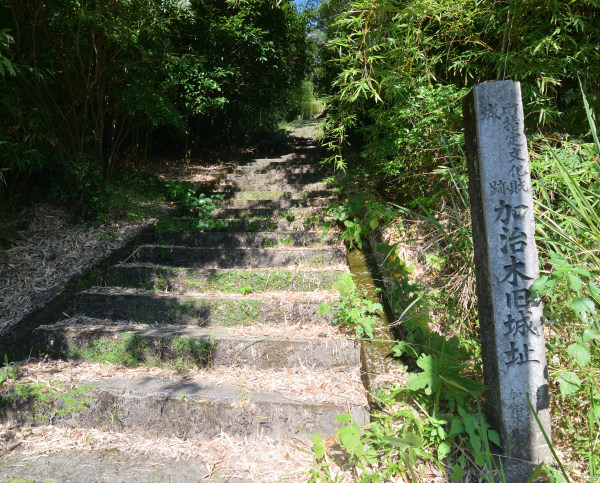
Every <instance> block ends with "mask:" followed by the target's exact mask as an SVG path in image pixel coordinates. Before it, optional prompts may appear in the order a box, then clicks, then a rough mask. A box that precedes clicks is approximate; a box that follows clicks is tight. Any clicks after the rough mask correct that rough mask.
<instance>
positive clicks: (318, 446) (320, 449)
mask: <svg viewBox="0 0 600 483" xmlns="http://www.w3.org/2000/svg"><path fill="white" fill-rule="evenodd" d="M313 451H314V452H315V458H316V459H318V460H320V459H322V458H323V456H325V445H324V444H323V443H315V447H314V448H313Z"/></svg>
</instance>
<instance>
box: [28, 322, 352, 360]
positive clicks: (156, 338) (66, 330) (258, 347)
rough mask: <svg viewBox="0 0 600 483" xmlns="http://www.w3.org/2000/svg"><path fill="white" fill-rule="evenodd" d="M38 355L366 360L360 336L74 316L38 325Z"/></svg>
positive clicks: (35, 341)
mask: <svg viewBox="0 0 600 483" xmlns="http://www.w3.org/2000/svg"><path fill="white" fill-rule="evenodd" d="M31 343H32V346H33V347H35V348H36V354H35V355H38V356H45V355H51V356H53V357H61V358H67V359H74V360H86V361H88V362H94V363H103V362H104V361H106V360H110V361H111V363H112V364H113V365H114V364H121V365H125V366H133V367H137V366H138V365H143V366H161V367H170V368H174V369H178V370H188V369H197V368H198V367H251V368H255V369H266V368H270V369H283V368H292V367H311V368H313V369H318V370H322V369H331V368H338V369H340V370H344V369H352V370H354V369H355V368H356V367H358V366H359V365H360V344H359V342H358V341H352V340H345V339H342V338H328V339H300V338H296V339H290V338H281V337H241V336H231V335H228V334H227V333H226V332H224V331H222V330H221V331H220V330H219V329H215V328H202V327H178V326H162V327H138V326H135V327H133V328H132V326H131V325H130V324H115V323H112V322H110V321H109V323H108V324H107V323H106V321H103V320H99V319H98V320H90V319H84V318H71V319H68V320H65V321H62V322H59V323H57V324H52V325H44V326H41V327H38V328H37V329H36V330H35V331H34V333H33V336H32V341H31Z"/></svg>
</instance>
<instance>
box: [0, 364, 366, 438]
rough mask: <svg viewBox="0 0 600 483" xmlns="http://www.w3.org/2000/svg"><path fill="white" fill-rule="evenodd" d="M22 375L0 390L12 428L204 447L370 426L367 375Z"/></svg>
mask: <svg viewBox="0 0 600 483" xmlns="http://www.w3.org/2000/svg"><path fill="white" fill-rule="evenodd" d="M57 370H58V371H60V373H57V372H56V371H57ZM20 372H21V374H24V375H25V378H24V379H23V380H22V382H20V383H19V390H18V391H15V386H14V383H12V382H11V383H8V384H6V383H5V384H3V385H2V387H1V388H0V395H2V396H3V397H5V398H8V399H9V400H10V404H8V405H6V406H5V408H4V411H3V412H2V414H1V415H0V418H1V419H2V422H3V423H7V422H10V423H13V424H19V425H24V424H29V425H33V426H35V425H39V424H49V423H50V424H53V425H55V426H61V427H71V428H97V429H105V430H111V431H118V432H135V433H138V434H142V435H147V436H152V437H176V438H184V439H199V440H203V439H209V438H214V437H216V436H218V435H219V434H221V433H225V434H227V435H230V436H234V437H244V438H248V439H255V438H261V437H265V436H267V437H272V438H285V437H290V436H300V435H302V434H303V433H304V434H306V433H308V434H312V433H313V432H319V433H321V434H322V435H323V436H324V437H325V438H328V437H330V436H332V435H333V433H334V432H335V430H336V429H338V428H339V427H340V426H341V425H342V424H341V423H339V422H337V421H336V420H335V417H336V416H337V415H338V414H340V413H348V412H349V413H350V414H351V415H352V416H353V418H354V420H355V421H356V422H357V424H359V425H360V426H363V425H364V424H366V423H367V422H368V420H369V413H368V409H367V404H366V397H365V394H364V390H361V386H362V384H361V381H360V375H359V371H358V369H357V370H356V371H354V372H350V373H348V372H345V371H334V370H328V371H315V370H313V369H308V368H303V369H302V368H298V369H294V370H290V369H285V370H283V371H279V370H273V369H271V370H269V369H266V370H261V371H254V370H251V369H246V368H224V369H222V370H220V369H217V368H213V369H207V370H200V371H188V372H183V373H180V372H177V371H167V370H161V369H158V368H156V369H154V368H139V369H133V368H117V367H110V366H103V365H98V364H87V363H78V364H77V365H73V364H71V365H69V364H68V363H66V364H65V363H64V362H62V363H61V362H60V361H59V362H57V363H56V364H54V365H53V364H52V363H50V362H47V363H45V364H44V365H43V366H42V367H39V365H38V364H37V363H34V364H30V365H25V367H23V366H22V367H21V368H20Z"/></svg>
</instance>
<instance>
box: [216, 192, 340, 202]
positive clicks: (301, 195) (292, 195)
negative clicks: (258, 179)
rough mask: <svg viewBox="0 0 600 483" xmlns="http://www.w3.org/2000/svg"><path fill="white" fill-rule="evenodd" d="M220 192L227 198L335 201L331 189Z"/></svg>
mask: <svg viewBox="0 0 600 483" xmlns="http://www.w3.org/2000/svg"><path fill="white" fill-rule="evenodd" d="M213 193H214V192H213ZM219 193H221V194H223V195H224V196H225V198H224V199H225V200H249V201H253V200H257V201H258V200H261V201H262V200H265V201H269V200H303V201H304V204H307V203H308V204H311V203H312V202H313V201H315V200H317V199H326V200H327V202H328V203H329V204H331V203H333V201H334V198H332V192H331V190H318V191H304V190H296V191H261V190H257V191H235V190H231V189H230V190H221V191H219Z"/></svg>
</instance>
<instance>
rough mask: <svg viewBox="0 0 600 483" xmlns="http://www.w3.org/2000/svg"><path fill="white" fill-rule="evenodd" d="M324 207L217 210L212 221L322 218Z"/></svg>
mask: <svg viewBox="0 0 600 483" xmlns="http://www.w3.org/2000/svg"><path fill="white" fill-rule="evenodd" d="M324 208H325V207H318V206H317V207H314V208H313V207H302V208H219V209H217V211H215V212H214V214H213V217H212V218H213V219H217V218H233V219H241V218H250V217H262V218H275V217H280V218H285V219H287V220H288V221H293V219H295V218H297V217H302V216H309V215H315V216H322V215H323V213H324V212H325V209H324Z"/></svg>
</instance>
